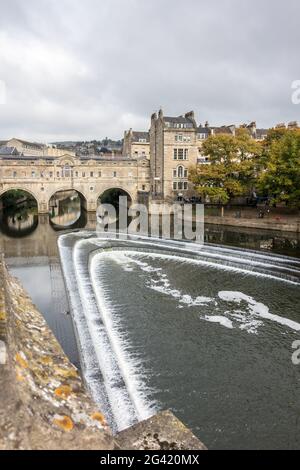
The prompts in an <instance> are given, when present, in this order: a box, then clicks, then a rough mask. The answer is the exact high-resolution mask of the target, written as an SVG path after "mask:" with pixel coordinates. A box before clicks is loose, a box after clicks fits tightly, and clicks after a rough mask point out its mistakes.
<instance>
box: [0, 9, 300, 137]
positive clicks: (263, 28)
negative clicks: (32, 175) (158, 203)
mask: <svg viewBox="0 0 300 470" xmlns="http://www.w3.org/2000/svg"><path fill="white" fill-rule="evenodd" d="M0 8H1V14H0V140H1V139H3V140H4V139H9V138H11V137H18V138H23V139H28V140H35V141H41V142H52V141H57V140H90V139H101V138H104V137H106V136H108V137H111V138H114V139H119V138H122V137H123V133H124V130H125V129H129V128H133V129H135V130H147V129H149V126H150V116H151V114H152V113H153V112H155V111H157V110H158V109H159V108H160V107H162V108H163V111H164V113H165V115H168V116H172V115H174V116H178V115H181V114H184V113H185V112H187V111H190V110H194V111H195V116H196V119H197V122H198V123H204V122H205V121H208V122H209V123H210V124H211V125H222V124H228V125H229V124H240V123H244V122H251V121H253V120H256V121H257V124H258V127H269V126H273V125H274V124H276V123H278V122H287V121H291V120H300V104H299V105H296V104H293V103H292V100H291V95H292V89H291V85H292V82H293V81H295V80H300V60H299V53H300V27H299V17H300V2H299V0H285V2H282V1H279V0H263V1H262V0H251V1H250V2H246V1H243V0H242V1H241V0H209V1H207V0H184V1H183V0H84V1H83V0H26V1H24V0H9V1H6V0H1V3H0Z"/></svg>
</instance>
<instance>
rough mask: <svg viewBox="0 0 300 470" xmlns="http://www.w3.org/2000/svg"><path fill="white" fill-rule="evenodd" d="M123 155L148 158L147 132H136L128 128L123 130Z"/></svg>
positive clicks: (148, 140)
mask: <svg viewBox="0 0 300 470" xmlns="http://www.w3.org/2000/svg"><path fill="white" fill-rule="evenodd" d="M123 157H128V158H130V157H131V158H138V157H143V158H148V159H149V158H150V135H149V132H138V131H133V130H132V129H129V131H125V132H124V140H123Z"/></svg>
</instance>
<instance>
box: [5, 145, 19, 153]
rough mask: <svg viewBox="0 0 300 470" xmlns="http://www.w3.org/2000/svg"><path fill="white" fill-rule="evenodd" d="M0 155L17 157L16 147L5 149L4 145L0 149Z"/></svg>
mask: <svg viewBox="0 0 300 470" xmlns="http://www.w3.org/2000/svg"><path fill="white" fill-rule="evenodd" d="M0 155H19V152H18V150H17V149H16V147H7V146H5V145H3V146H1V147H0Z"/></svg>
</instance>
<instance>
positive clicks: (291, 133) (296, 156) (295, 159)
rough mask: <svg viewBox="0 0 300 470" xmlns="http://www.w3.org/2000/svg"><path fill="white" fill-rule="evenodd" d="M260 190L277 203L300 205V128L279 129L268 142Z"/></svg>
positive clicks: (263, 157)
mask: <svg viewBox="0 0 300 470" xmlns="http://www.w3.org/2000/svg"><path fill="white" fill-rule="evenodd" d="M258 187H259V189H260V191H261V192H263V193H264V194H267V195H268V196H269V197H271V198H272V200H273V201H274V202H276V203H280V202H285V203H286V204H287V205H290V206H292V207H298V208H300V130H299V129H294V130H287V129H278V130H277V129H275V130H273V131H271V132H270V133H269V135H268V138H267V139H266V141H265V143H264V148H263V153H262V172H261V174H260V177H259V185H258Z"/></svg>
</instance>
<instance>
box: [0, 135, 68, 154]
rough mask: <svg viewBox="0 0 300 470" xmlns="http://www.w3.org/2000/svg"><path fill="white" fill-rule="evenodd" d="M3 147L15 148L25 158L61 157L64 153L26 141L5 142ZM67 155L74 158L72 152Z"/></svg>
mask: <svg viewBox="0 0 300 470" xmlns="http://www.w3.org/2000/svg"><path fill="white" fill-rule="evenodd" d="M5 146H6V147H13V148H15V149H16V150H17V151H18V152H19V153H20V154H21V155H24V156H25V157H28V156H35V157H61V156H62V155H64V154H65V153H66V151H65V150H63V149H57V148H56V147H53V146H50V145H46V144H39V143H36V142H28V141H26V140H21V139H16V138H13V139H10V140H7V141H5ZM68 153H69V154H70V155H72V156H75V153H73V152H68Z"/></svg>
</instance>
